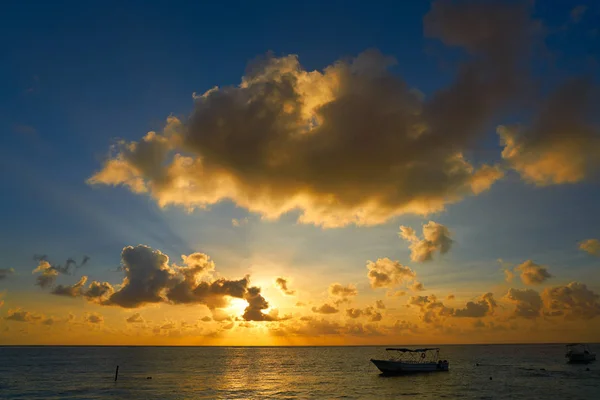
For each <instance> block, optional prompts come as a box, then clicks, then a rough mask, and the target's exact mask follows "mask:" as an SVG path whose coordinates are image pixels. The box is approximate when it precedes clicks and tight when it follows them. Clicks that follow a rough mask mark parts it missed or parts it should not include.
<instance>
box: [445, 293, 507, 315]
mask: <svg viewBox="0 0 600 400" xmlns="http://www.w3.org/2000/svg"><path fill="white" fill-rule="evenodd" d="M496 306H497V304H496V300H494V295H493V294H492V293H486V294H484V295H483V296H481V298H480V299H479V300H478V301H477V302H472V301H469V302H467V304H466V306H465V308H463V309H457V310H455V311H454V314H453V315H454V316H455V317H468V318H481V317H484V316H486V315H492V314H493V313H494V309H495V308H496Z"/></svg>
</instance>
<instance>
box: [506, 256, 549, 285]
mask: <svg viewBox="0 0 600 400" xmlns="http://www.w3.org/2000/svg"><path fill="white" fill-rule="evenodd" d="M515 271H516V272H520V276H521V281H522V282H523V283H524V284H526V285H538V284H540V283H543V282H545V281H546V280H547V279H548V278H551V277H552V275H550V273H549V272H548V270H547V269H546V268H545V267H542V266H541V265H538V264H536V263H534V262H533V261H531V260H527V261H525V262H524V263H523V264H521V265H519V266H517V267H516V268H515Z"/></svg>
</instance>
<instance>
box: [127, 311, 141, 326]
mask: <svg viewBox="0 0 600 400" xmlns="http://www.w3.org/2000/svg"><path fill="white" fill-rule="evenodd" d="M126 321H127V322H128V323H130V324H141V323H143V322H144V318H142V316H141V315H140V313H135V314H132V315H131V316H130V317H128V318H127V319H126Z"/></svg>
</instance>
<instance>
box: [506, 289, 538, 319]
mask: <svg viewBox="0 0 600 400" xmlns="http://www.w3.org/2000/svg"><path fill="white" fill-rule="evenodd" d="M504 298H505V299H507V300H509V301H511V302H513V303H515V310H514V312H513V316H514V317H520V318H527V319H535V318H537V317H539V316H540V314H541V312H542V298H541V297H540V294H539V293H538V292H536V291H535V290H532V289H513V288H511V289H509V290H508V293H506V295H505V296H504Z"/></svg>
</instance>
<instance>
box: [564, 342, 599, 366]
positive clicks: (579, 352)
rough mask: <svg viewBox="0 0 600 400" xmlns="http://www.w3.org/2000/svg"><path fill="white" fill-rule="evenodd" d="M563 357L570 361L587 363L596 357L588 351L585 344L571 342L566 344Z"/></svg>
mask: <svg viewBox="0 0 600 400" xmlns="http://www.w3.org/2000/svg"><path fill="white" fill-rule="evenodd" d="M565 357H567V359H568V360H569V362H570V363H588V362H591V361H594V360H595V359H596V354H595V353H592V352H591V351H590V348H589V347H588V345H587V344H583V343H571V344H568V345H567V354H565Z"/></svg>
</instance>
